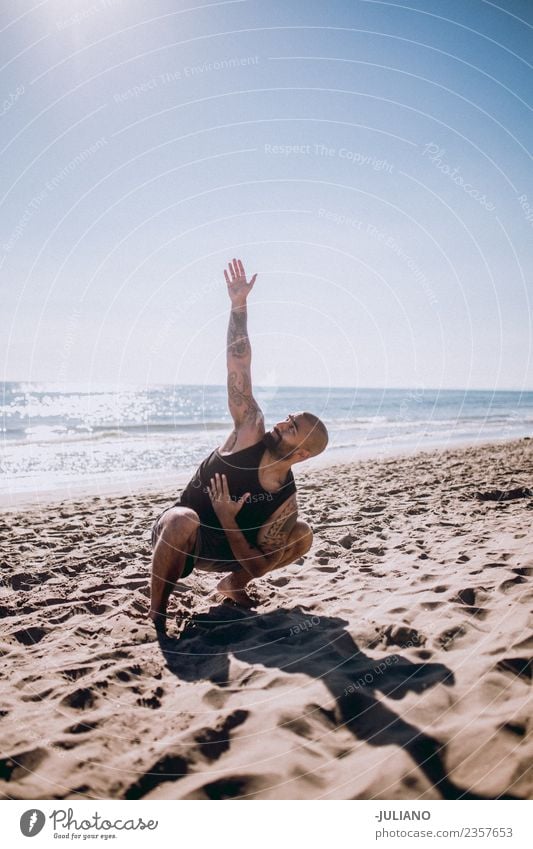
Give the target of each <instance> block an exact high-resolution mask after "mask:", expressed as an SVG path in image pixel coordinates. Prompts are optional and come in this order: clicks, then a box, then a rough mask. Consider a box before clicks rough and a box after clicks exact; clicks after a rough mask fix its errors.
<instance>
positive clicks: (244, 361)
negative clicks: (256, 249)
mask: <svg viewBox="0 0 533 849" xmlns="http://www.w3.org/2000/svg"><path fill="white" fill-rule="evenodd" d="M224 277H225V278H226V283H227V284H228V294H229V296H230V300H231V313H230V318H229V324H228V341H227V365H228V404H229V411H230V413H231V415H232V418H233V421H234V423H235V432H236V434H237V433H239V432H243V431H249V432H250V435H257V434H259V436H262V435H263V433H264V422H263V414H262V412H261V410H260V409H259V405H258V404H257V401H256V400H255V398H254V396H253V392H252V372H251V365H252V349H251V346H250V340H249V338H248V329H247V319H248V315H247V308H246V299H247V297H248V295H249V294H250V292H251V291H252V289H253V286H254V283H255V280H256V277H257V274H254V276H253V277H252V279H251V280H250V282H247V280H246V274H245V272H244V267H243V264H242V262H241V260H240V259H239V260H237V259H234V260H233V262H230V263H229V265H228V270H227V271H226V270H224Z"/></svg>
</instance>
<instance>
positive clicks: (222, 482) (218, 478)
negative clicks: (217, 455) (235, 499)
mask: <svg viewBox="0 0 533 849" xmlns="http://www.w3.org/2000/svg"><path fill="white" fill-rule="evenodd" d="M209 483H210V486H208V487H207V491H208V493H209V497H210V498H211V501H230V500H231V496H230V494H229V487H228V479H227V477H226V475H219V473H218V472H217V473H216V474H215V476H214V477H213V478H211V480H210V481H209Z"/></svg>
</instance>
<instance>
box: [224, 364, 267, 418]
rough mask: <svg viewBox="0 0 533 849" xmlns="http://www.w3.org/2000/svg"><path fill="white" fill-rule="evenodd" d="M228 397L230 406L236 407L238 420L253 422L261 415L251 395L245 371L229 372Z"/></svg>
mask: <svg viewBox="0 0 533 849" xmlns="http://www.w3.org/2000/svg"><path fill="white" fill-rule="evenodd" d="M228 398H229V403H230V407H234V408H238V410H239V420H240V421H243V422H246V423H253V422H255V421H257V419H258V418H259V417H260V416H261V410H260V409H259V405H258V403H257V401H256V400H255V398H254V396H253V395H252V382H251V380H250V376H249V375H248V374H247V373H246V372H239V371H230V372H229V374H228Z"/></svg>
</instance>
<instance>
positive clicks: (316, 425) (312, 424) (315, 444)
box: [302, 413, 329, 457]
mask: <svg viewBox="0 0 533 849" xmlns="http://www.w3.org/2000/svg"><path fill="white" fill-rule="evenodd" d="M302 418H303V419H304V420H305V421H306V423H307V424H308V425H309V428H310V430H309V433H308V434H307V436H306V437H305V439H304V441H303V443H302V448H306V449H307V451H309V452H310V453H311V457H316V456H317V454H321V453H322V451H324V450H325V448H326V445H327V444H328V440H329V435H328V431H327V428H326V425H325V424H324V422H323V421H321V420H320V419H319V418H318V416H315V415H314V413H302Z"/></svg>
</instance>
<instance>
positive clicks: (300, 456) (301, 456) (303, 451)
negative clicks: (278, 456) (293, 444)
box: [294, 448, 311, 463]
mask: <svg viewBox="0 0 533 849" xmlns="http://www.w3.org/2000/svg"><path fill="white" fill-rule="evenodd" d="M310 456H311V452H310V451H308V450H307V448H298V450H297V451H295V452H294V457H295V460H296V462H297V463H303V461H304V460H308V459H309V457H310Z"/></svg>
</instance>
